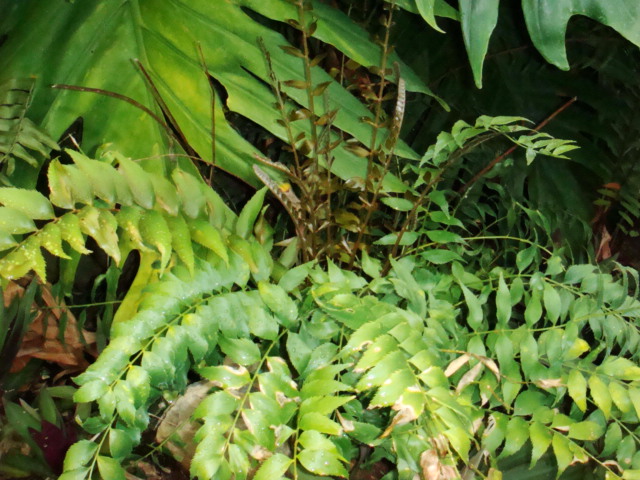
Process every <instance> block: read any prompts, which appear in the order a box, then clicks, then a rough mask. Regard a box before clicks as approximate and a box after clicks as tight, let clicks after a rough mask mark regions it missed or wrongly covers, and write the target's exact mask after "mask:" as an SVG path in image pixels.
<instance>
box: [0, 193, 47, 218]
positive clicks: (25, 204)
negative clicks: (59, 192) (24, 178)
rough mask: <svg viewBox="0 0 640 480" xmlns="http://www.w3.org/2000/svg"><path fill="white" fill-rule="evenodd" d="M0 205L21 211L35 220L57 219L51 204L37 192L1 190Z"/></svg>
mask: <svg viewBox="0 0 640 480" xmlns="http://www.w3.org/2000/svg"><path fill="white" fill-rule="evenodd" d="M0 203H2V205H4V206H5V207H11V208H14V209H15V210H19V211H20V212H22V213H24V214H25V215H26V216H27V217H29V218H31V219H33V220H49V219H52V218H54V217H55V215H54V213H53V207H52V206H51V202H49V200H48V199H47V198H46V197H45V196H44V195H42V194H41V193H40V192H38V191H36V190H25V189H23V188H9V187H5V188H0Z"/></svg>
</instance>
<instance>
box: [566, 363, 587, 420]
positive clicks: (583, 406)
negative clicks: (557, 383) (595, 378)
mask: <svg viewBox="0 0 640 480" xmlns="http://www.w3.org/2000/svg"><path fill="white" fill-rule="evenodd" d="M567 388H568V389H569V396H570V397H571V398H572V399H573V401H574V402H575V403H576V405H577V406H578V408H579V409H580V410H582V411H583V412H584V411H586V410H587V380H586V379H585V378H584V376H583V375H582V373H581V372H580V371H579V370H578V369H573V370H571V372H570V373H569V378H568V379H567Z"/></svg>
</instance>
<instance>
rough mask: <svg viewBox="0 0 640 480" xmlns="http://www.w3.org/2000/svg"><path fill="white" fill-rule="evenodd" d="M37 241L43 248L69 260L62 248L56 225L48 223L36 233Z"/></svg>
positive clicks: (59, 233)
mask: <svg viewBox="0 0 640 480" xmlns="http://www.w3.org/2000/svg"><path fill="white" fill-rule="evenodd" d="M38 240H39V241H40V245H41V246H42V247H43V248H46V249H47V250H48V251H49V252H50V253H51V254H53V255H55V256H57V257H60V258H66V259H68V258H70V257H69V256H68V255H67V254H66V253H65V252H64V249H63V248H62V232H61V230H60V226H59V225H58V224H57V223H48V224H47V225H45V227H44V228H43V229H42V230H41V231H40V232H39V233H38Z"/></svg>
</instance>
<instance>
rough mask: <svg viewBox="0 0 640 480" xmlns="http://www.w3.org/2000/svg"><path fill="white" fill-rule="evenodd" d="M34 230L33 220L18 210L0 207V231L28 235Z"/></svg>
mask: <svg viewBox="0 0 640 480" xmlns="http://www.w3.org/2000/svg"><path fill="white" fill-rule="evenodd" d="M35 229H36V225H35V223H33V220H31V218H29V217H28V216H27V215H25V214H24V213H23V212H21V211H19V210H15V209H13V208H10V207H0V230H3V231H5V232H7V233H10V234H16V233H29V232H33V231H34V230H35Z"/></svg>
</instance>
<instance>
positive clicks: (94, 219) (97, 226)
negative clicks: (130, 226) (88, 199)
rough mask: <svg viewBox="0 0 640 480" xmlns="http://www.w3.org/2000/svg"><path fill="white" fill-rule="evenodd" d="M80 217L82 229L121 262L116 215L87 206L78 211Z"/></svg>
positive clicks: (107, 252) (115, 259)
mask: <svg viewBox="0 0 640 480" xmlns="http://www.w3.org/2000/svg"><path fill="white" fill-rule="evenodd" d="M78 219H79V220H80V227H81V228H82V231H83V232H84V233H86V234H87V235H89V236H91V237H93V239H94V240H95V241H96V243H97V244H98V246H99V247H100V248H101V249H102V250H104V251H105V253H106V254H107V255H109V256H110V257H112V258H113V260H114V261H115V262H116V264H119V263H120V249H119V248H118V235H117V233H116V230H117V228H118V222H117V221H116V219H115V217H114V216H113V215H112V214H111V213H110V212H108V211H106V210H100V209H97V208H95V207H92V206H87V207H84V208H83V209H82V210H81V211H80V212H79V213H78Z"/></svg>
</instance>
